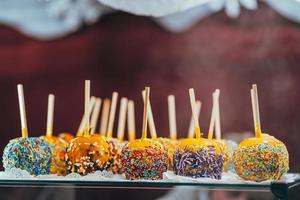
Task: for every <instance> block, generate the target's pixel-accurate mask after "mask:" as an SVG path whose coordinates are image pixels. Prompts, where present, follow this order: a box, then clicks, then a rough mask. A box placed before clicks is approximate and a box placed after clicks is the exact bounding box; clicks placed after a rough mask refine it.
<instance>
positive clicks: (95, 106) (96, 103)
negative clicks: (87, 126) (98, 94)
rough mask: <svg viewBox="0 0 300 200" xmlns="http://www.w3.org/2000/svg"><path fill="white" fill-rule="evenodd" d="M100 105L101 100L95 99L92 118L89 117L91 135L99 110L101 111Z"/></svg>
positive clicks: (93, 131)
mask: <svg viewBox="0 0 300 200" xmlns="http://www.w3.org/2000/svg"><path fill="white" fill-rule="evenodd" d="M101 103H102V100H101V98H96V101H95V105H94V109H93V113H92V117H91V133H93V134H94V133H95V131H96V126H97V121H98V118H99V114H100V109H101Z"/></svg>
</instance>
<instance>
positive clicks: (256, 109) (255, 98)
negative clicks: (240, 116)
mask: <svg viewBox="0 0 300 200" xmlns="http://www.w3.org/2000/svg"><path fill="white" fill-rule="evenodd" d="M252 89H253V92H252V93H253V94H252V95H251V97H252V99H253V100H252V101H253V102H254V103H252V104H253V105H254V110H253V112H254V114H255V120H256V121H255V136H256V137H258V138H259V137H261V135H262V132H261V125H260V115H259V105H258V92H257V85H256V84H253V85H252Z"/></svg>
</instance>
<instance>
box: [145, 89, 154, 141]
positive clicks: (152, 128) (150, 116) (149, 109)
mask: <svg viewBox="0 0 300 200" xmlns="http://www.w3.org/2000/svg"><path fill="white" fill-rule="evenodd" d="M142 95H143V100H144V103H145V90H144V91H143V92H142ZM148 107H149V108H148V115H149V116H148V119H147V120H148V122H149V129H150V134H151V138H152V139H155V138H157V132H156V128H155V123H154V118H153V113H152V108H151V103H150V100H149V102H148Z"/></svg>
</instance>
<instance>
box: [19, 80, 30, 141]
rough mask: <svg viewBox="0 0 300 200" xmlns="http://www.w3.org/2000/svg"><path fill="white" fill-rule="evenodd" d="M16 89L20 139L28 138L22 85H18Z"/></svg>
mask: <svg viewBox="0 0 300 200" xmlns="http://www.w3.org/2000/svg"><path fill="white" fill-rule="evenodd" d="M17 88H18V98H19V109H20V117H21V130H22V137H23V138H28V129H27V119H26V110H25V100H24V90H23V85H22V84H18V86H17Z"/></svg>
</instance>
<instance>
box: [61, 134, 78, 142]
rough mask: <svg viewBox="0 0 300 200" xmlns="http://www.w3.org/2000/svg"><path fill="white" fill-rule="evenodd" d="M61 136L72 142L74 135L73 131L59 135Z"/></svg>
mask: <svg viewBox="0 0 300 200" xmlns="http://www.w3.org/2000/svg"><path fill="white" fill-rule="evenodd" d="M58 137H59V138H61V139H63V140H64V141H65V142H67V143H70V142H71V140H72V139H74V136H73V135H72V134H71V133H61V134H59V135H58Z"/></svg>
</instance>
